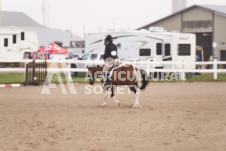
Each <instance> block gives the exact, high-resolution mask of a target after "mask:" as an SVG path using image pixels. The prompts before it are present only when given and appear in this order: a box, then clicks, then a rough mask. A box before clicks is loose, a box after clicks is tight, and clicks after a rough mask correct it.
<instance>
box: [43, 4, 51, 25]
mask: <svg viewBox="0 0 226 151" xmlns="http://www.w3.org/2000/svg"><path fill="white" fill-rule="evenodd" d="M49 9H50V6H49V0H43V2H42V16H43V25H45V26H49Z"/></svg>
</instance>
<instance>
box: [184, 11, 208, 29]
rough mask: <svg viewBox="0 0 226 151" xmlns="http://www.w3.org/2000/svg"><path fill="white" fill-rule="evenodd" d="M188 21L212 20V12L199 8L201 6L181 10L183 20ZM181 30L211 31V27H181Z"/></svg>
mask: <svg viewBox="0 0 226 151" xmlns="http://www.w3.org/2000/svg"><path fill="white" fill-rule="evenodd" d="M189 21H196V22H197V21H210V22H212V12H211V11H208V10H205V9H201V8H197V7H195V8H193V9H190V10H188V11H185V12H183V22H189ZM183 32H191V33H197V32H212V27H209V28H203V27H200V28H186V27H183Z"/></svg>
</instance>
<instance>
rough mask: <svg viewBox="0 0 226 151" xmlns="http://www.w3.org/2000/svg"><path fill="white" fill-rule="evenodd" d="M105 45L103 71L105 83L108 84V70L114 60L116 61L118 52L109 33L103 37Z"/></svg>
mask: <svg viewBox="0 0 226 151" xmlns="http://www.w3.org/2000/svg"><path fill="white" fill-rule="evenodd" d="M105 45H106V47H105V53H104V60H105V65H104V67H103V73H104V77H105V85H110V80H109V70H110V69H111V68H112V66H113V65H114V64H115V63H116V62H118V52H117V47H116V46H115V44H113V38H112V36H111V35H107V37H106V38H105Z"/></svg>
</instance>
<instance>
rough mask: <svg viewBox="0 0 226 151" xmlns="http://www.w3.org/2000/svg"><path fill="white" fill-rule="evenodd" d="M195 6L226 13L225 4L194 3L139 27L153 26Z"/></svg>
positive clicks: (222, 13)
mask: <svg viewBox="0 0 226 151" xmlns="http://www.w3.org/2000/svg"><path fill="white" fill-rule="evenodd" d="M195 7H197V8H202V9H205V10H208V11H212V12H214V13H218V14H221V15H226V6H225V5H193V6H190V7H187V8H185V9H182V10H180V11H178V12H175V13H173V14H171V15H169V16H166V17H164V18H162V19H159V20H157V21H154V22H152V23H149V24H147V25H144V26H142V27H139V28H138V29H143V28H147V27H150V26H152V25H154V24H156V23H159V22H161V21H163V20H166V19H168V18H171V17H173V16H176V15H178V14H180V13H183V12H185V11H187V10H190V9H193V8H195Z"/></svg>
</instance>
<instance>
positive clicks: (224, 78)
mask: <svg viewBox="0 0 226 151" xmlns="http://www.w3.org/2000/svg"><path fill="white" fill-rule="evenodd" d="M61 77H62V80H63V82H67V81H66V77H65V75H64V74H61ZM72 80H73V82H88V80H85V74H84V73H83V74H78V76H72ZM150 81H152V82H153V80H151V79H150ZM172 81H176V80H172ZM177 81H180V80H177ZM211 81H217V82H226V74H218V78H217V80H214V79H213V74H202V75H192V77H191V79H188V78H187V79H186V82H211ZM51 82H52V83H59V80H58V77H57V76H56V75H53V78H52V81H51ZM158 82H166V81H165V80H161V79H160V80H158ZM169 82H171V81H170V80H169ZM11 83H24V74H23V73H7V74H5V73H4V74H0V84H11Z"/></svg>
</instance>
